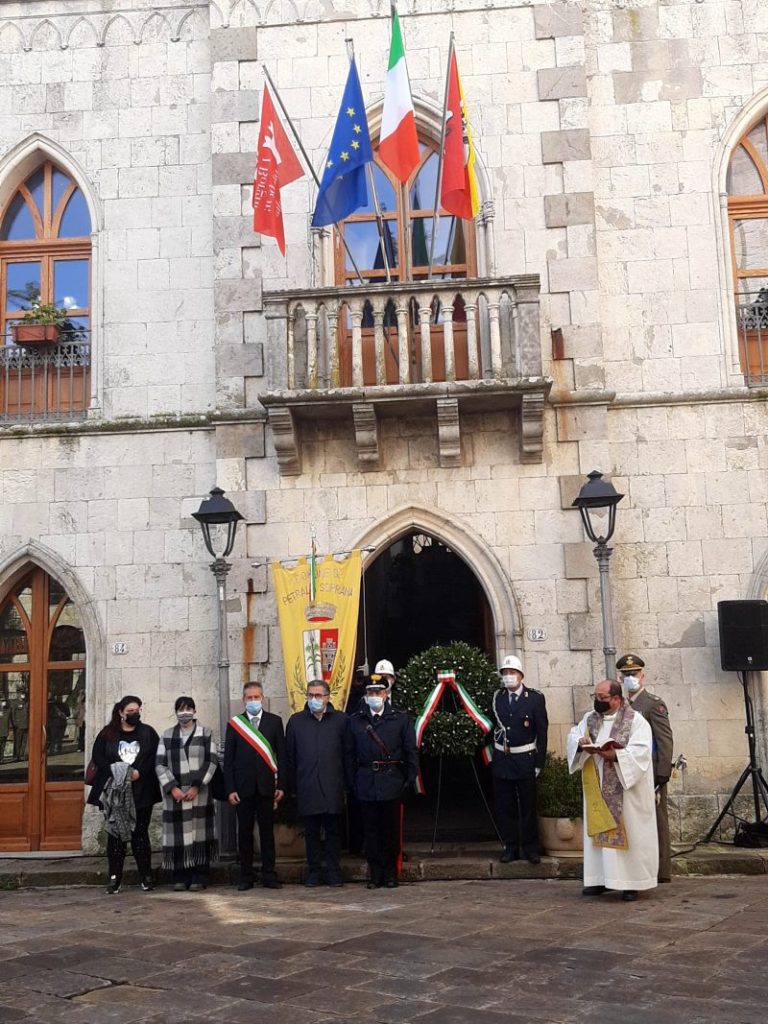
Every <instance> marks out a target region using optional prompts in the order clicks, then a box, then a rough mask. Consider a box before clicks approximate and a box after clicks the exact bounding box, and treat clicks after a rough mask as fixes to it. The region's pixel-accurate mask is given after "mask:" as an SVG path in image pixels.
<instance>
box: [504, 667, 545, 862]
mask: <svg viewBox="0 0 768 1024" xmlns="http://www.w3.org/2000/svg"><path fill="white" fill-rule="evenodd" d="M499 675H500V676H501V682H502V688H501V689H500V690H497V691H496V693H495V694H494V696H493V708H492V711H493V725H494V728H493V759H492V761H491V766H492V773H493V795H494V806H495V809H496V824H497V826H498V829H499V832H500V834H501V839H502V842H503V843H504V850H503V852H502V855H501V862H502V864H508V863H509V862H510V861H512V860H517V859H518V858H519V857H520V856H521V854H522V856H524V857H525V858H526V860H528V861H530V863H531V864H538V863H539V861H540V860H541V857H540V855H539V831H538V824H537V818H536V778H537V776H538V775H539V773H540V771H541V769H542V768H543V767H544V760H545V758H546V756H547V730H548V727H549V722H548V720H547V704H546V701H545V699H544V694H542V693H539V691H538V690H534V689H532V688H531V687H529V686H524V685H523V679H524V678H525V674H524V672H523V664H522V662H521V661H520V659H519V658H516V657H515V656H514V655H513V654H510V655H508V656H507V657H506V658H505V659H504V661H503V662H502V664H501V668H500V669H499Z"/></svg>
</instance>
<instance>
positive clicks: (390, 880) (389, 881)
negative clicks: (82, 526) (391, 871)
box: [384, 878, 398, 889]
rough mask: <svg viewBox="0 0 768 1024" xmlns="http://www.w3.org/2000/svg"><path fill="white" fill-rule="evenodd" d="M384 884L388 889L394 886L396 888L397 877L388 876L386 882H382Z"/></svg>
mask: <svg viewBox="0 0 768 1024" xmlns="http://www.w3.org/2000/svg"><path fill="white" fill-rule="evenodd" d="M384 885H385V886H386V887H387V888H388V889H396V888H397V885H398V882H397V879H396V878H388V879H387V880H386V882H385V883H384Z"/></svg>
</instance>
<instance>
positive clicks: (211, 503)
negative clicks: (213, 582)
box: [192, 487, 243, 559]
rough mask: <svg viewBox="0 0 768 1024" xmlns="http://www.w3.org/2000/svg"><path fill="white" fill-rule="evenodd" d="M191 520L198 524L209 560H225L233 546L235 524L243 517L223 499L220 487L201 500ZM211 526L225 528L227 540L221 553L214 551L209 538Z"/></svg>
mask: <svg viewBox="0 0 768 1024" xmlns="http://www.w3.org/2000/svg"><path fill="white" fill-rule="evenodd" d="M192 518H193V519H196V520H197V521H198V523H200V526H201V528H202V531H203V540H204V541H205V546H206V548H207V549H208V553H209V554H210V556H211V558H217V559H218V558H226V557H227V556H228V555H230V554H231V553H232V548H233V547H234V546H235V533H236V532H237V524H238V523H239V522H240V520H241V519H242V518H243V517H242V516H241V515H240V513H239V512H238V511H237V509H236V508H235V506H234V505H233V504H232V502H231V501H230V500H229V498H225V497H224V491H223V490H222V489H221V488H220V487H214V488H213V490H212V491H211V492H210V495H209V496H208V497H207V498H204V499H203V501H202V502H201V504H200V508H199V509H198V510H197V512H193V513H192ZM212 526H226V528H227V539H226V543H225V545H224V550H223V551H221V552H217V551H215V550H214V546H213V538H212V536H211V527H212Z"/></svg>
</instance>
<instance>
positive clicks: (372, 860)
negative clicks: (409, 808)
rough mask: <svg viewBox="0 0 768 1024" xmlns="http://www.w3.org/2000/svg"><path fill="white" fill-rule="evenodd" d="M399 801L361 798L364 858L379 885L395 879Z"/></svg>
mask: <svg viewBox="0 0 768 1024" xmlns="http://www.w3.org/2000/svg"><path fill="white" fill-rule="evenodd" d="M401 807H402V800H361V801H360V813H361V815H362V819H363V835H364V839H365V859H366V860H367V861H368V870H369V872H370V875H371V881H372V882H375V883H376V884H377V885H381V884H382V883H383V882H386V881H388V880H390V879H392V880H396V879H397V855H398V853H399V850H400V808H401Z"/></svg>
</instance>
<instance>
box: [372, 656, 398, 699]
mask: <svg viewBox="0 0 768 1024" xmlns="http://www.w3.org/2000/svg"><path fill="white" fill-rule="evenodd" d="M373 676H381V678H382V679H383V680H384V681H385V683H386V684H387V689H388V690H389V691H390V692H391V691H392V684H393V683H394V681H395V667H394V665H393V664H392V662H391V661H387V659H386V658H382V659H381V661H377V662H376V668H375V669H374V670H373ZM373 676H371V679H373Z"/></svg>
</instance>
